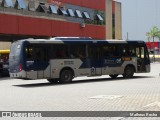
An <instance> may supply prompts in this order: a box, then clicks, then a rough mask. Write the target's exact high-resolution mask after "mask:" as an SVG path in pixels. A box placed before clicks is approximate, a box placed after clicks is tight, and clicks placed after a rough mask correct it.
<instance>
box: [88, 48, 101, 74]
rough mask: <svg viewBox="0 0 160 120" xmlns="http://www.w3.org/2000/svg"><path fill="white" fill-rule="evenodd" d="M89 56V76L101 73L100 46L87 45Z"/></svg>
mask: <svg viewBox="0 0 160 120" xmlns="http://www.w3.org/2000/svg"><path fill="white" fill-rule="evenodd" d="M88 49H89V58H90V71H91V76H94V75H102V63H103V58H102V46H99V45H91V46H89V48H88Z"/></svg>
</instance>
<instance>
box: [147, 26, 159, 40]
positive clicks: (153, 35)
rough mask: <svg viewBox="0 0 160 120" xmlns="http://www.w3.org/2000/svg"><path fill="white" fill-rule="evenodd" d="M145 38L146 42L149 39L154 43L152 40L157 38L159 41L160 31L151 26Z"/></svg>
mask: <svg viewBox="0 0 160 120" xmlns="http://www.w3.org/2000/svg"><path fill="white" fill-rule="evenodd" d="M146 36H147V38H148V41H150V40H151V39H153V42H154V38H159V39H160V30H159V28H158V27H156V26H153V27H152V28H151V29H150V31H149V32H147V33H146Z"/></svg>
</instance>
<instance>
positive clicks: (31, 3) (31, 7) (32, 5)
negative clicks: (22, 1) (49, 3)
mask: <svg viewBox="0 0 160 120" xmlns="http://www.w3.org/2000/svg"><path fill="white" fill-rule="evenodd" d="M28 7H29V10H30V11H35V2H34V1H29V3H28Z"/></svg>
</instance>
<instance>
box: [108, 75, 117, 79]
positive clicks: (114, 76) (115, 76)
mask: <svg viewBox="0 0 160 120" xmlns="http://www.w3.org/2000/svg"><path fill="white" fill-rule="evenodd" d="M109 76H110V77H111V78H113V79H116V78H117V77H118V75H109Z"/></svg>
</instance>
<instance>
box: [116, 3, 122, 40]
mask: <svg viewBox="0 0 160 120" xmlns="http://www.w3.org/2000/svg"><path fill="white" fill-rule="evenodd" d="M115 39H122V12H121V3H120V2H115Z"/></svg>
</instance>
